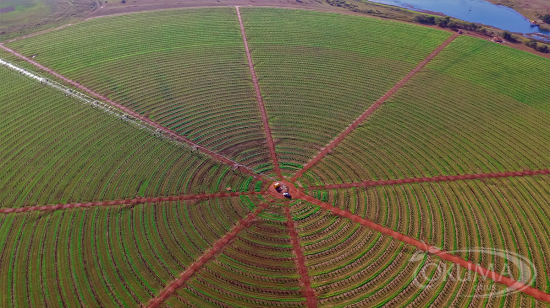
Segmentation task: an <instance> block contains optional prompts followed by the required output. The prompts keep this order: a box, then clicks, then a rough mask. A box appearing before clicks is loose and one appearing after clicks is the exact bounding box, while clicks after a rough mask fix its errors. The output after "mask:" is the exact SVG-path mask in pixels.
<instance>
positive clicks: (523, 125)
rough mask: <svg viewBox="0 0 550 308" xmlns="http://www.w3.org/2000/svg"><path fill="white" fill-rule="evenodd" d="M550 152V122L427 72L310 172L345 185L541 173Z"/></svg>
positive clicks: (480, 89) (481, 89)
mask: <svg viewBox="0 0 550 308" xmlns="http://www.w3.org/2000/svg"><path fill="white" fill-rule="evenodd" d="M453 44H454V43H451V45H450V46H449V47H448V48H451V47H452V46H453ZM444 51H445V50H444ZM438 57H439V56H438ZM438 57H436V59H438ZM434 61H435V60H434ZM549 144H550V115H549V114H547V113H544V112H541V111H540V110H537V109H535V108H532V107H530V106H526V105H525V104H523V103H521V102H519V101H517V100H515V99H513V98H511V97H509V96H507V95H505V94H501V93H498V92H495V91H494V90H492V89H490V88H488V87H485V86H483V85H479V84H473V83H472V82H470V81H468V80H465V79H461V78H456V77H453V76H451V75H448V74H446V73H441V72H438V71H434V70H431V69H425V70H424V71H423V72H420V73H419V74H417V75H416V77H414V78H413V79H412V80H411V81H410V82H409V83H408V84H407V85H406V86H405V87H404V88H402V89H401V90H400V91H398V92H397V93H396V94H395V95H394V96H393V97H392V98H391V99H390V100H389V101H388V102H387V103H386V104H385V105H384V106H382V108H380V109H379V110H378V111H377V112H376V113H375V114H373V115H372V116H371V118H369V119H368V120H367V121H366V122H365V123H364V124H363V125H362V126H360V127H358V128H357V129H356V130H355V131H354V132H352V133H351V134H350V135H349V136H348V137H347V138H346V139H345V140H344V141H342V143H340V144H339V145H338V146H337V147H336V148H335V149H334V150H333V152H332V153H331V154H330V155H328V156H327V157H326V158H325V160H324V161H321V162H320V163H318V164H317V165H315V166H313V167H312V168H311V169H310V171H309V172H310V173H312V174H314V175H311V179H313V180H314V181H316V182H317V181H318V182H321V183H343V182H350V181H351V182H357V181H364V180H386V179H402V178H415V177H425V176H429V177H433V176H439V175H461V174H476V173H490V172H506V171H522V170H540V169H548V168H549V167H550V155H549V153H550V147H549Z"/></svg>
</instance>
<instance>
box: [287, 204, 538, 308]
mask: <svg viewBox="0 0 550 308" xmlns="http://www.w3.org/2000/svg"><path fill="white" fill-rule="evenodd" d="M311 207H312V206H311V205H309V204H307V203H303V204H298V205H296V206H294V207H293V208H292V210H293V211H294V212H295V213H298V212H303V211H304V209H305V208H311ZM299 217H300V219H298V220H297V221H298V226H299V228H298V231H299V233H300V235H301V236H302V237H301V239H300V241H301V243H302V245H303V248H304V253H305V254H306V256H307V259H308V260H307V262H306V265H307V266H308V268H309V274H310V276H311V279H312V286H313V287H314V290H315V292H316V294H317V296H318V300H319V304H320V306H321V307H365V306H368V307H379V306H384V305H385V306H390V307H406V306H422V307H424V306H429V305H435V306H437V307H441V306H460V307H464V306H468V307H487V306H491V307H493V306H494V307H496V306H500V305H503V304H507V305H510V306H518V305H522V304H523V305H526V304H529V305H530V304H534V303H535V301H534V300H533V299H532V298H530V297H528V296H525V295H522V294H509V295H506V296H500V295H499V294H496V292H497V291H502V290H504V288H503V287H502V286H500V285H498V284H495V283H494V282H492V281H491V280H487V279H484V278H482V277H477V276H475V275H471V273H470V274H469V272H468V271H466V270H464V269H462V268H458V267H456V266H454V265H453V264H451V263H446V262H443V261H441V260H439V259H438V258H437V257H435V256H431V255H425V254H419V253H418V252H417V251H415V248H414V247H412V246H408V245H407V244H403V243H401V242H400V241H398V240H394V239H392V238H390V237H387V236H384V235H381V234H380V233H378V232H376V231H372V230H370V229H368V228H365V227H362V226H360V225H358V224H356V223H354V222H352V221H350V220H349V219H345V218H341V217H336V216H333V215H331V214H330V213H328V212H326V211H317V212H314V213H312V214H311V215H307V216H304V215H299ZM441 271H443V272H445V275H444V276H440V275H441ZM419 286H421V287H419ZM489 291H492V293H491V294H492V295H490V296H489V297H482V296H481V295H484V294H487V293H490V292H489Z"/></svg>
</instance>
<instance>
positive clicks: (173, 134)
mask: <svg viewBox="0 0 550 308" xmlns="http://www.w3.org/2000/svg"><path fill="white" fill-rule="evenodd" d="M0 48H2V49H4V50H5V51H7V52H9V53H11V54H13V55H15V56H16V57H18V58H20V59H22V60H25V61H26V62H28V63H30V64H32V65H34V66H36V67H38V68H39V69H41V70H43V71H46V72H48V73H50V74H52V75H54V76H55V77H57V78H59V79H61V80H63V81H65V82H67V83H69V84H71V85H73V86H75V87H77V88H78V89H80V90H82V91H84V92H86V93H88V94H90V95H92V96H94V97H97V98H99V99H101V100H102V101H105V102H107V103H109V104H110V105H111V106H113V107H115V108H118V109H120V110H122V111H124V112H125V113H127V114H129V115H131V116H132V117H134V118H136V119H139V120H140V121H142V122H145V123H147V124H149V125H151V126H153V127H155V128H157V129H159V130H161V131H163V132H165V133H166V134H168V135H170V136H171V137H172V138H174V139H176V140H178V141H180V142H183V143H186V144H188V145H190V146H192V147H194V148H197V149H198V150H199V151H201V152H202V153H204V154H206V155H208V156H210V157H212V158H214V159H217V160H218V161H220V162H223V163H225V164H228V165H230V166H236V165H238V166H242V165H240V164H238V163H237V162H235V161H232V160H230V159H228V158H226V157H224V156H222V155H220V154H218V153H216V152H213V151H210V150H209V149H207V148H204V147H202V146H200V145H198V144H196V143H194V142H193V141H191V140H189V139H187V138H185V137H183V136H181V135H180V134H178V133H176V132H175V131H173V130H171V129H169V128H166V127H164V126H162V125H160V124H158V123H156V122H155V121H153V120H151V119H149V118H147V117H144V116H142V115H141V114H139V113H137V112H135V111H133V110H131V109H128V108H126V107H124V106H122V105H121V104H118V103H116V102H114V101H112V100H110V99H108V98H107V97H106V96H103V95H101V94H99V93H96V92H94V91H92V90H91V89H89V88H87V87H85V86H83V85H81V84H79V83H77V82H76V81H73V80H71V79H69V78H67V77H65V76H63V75H61V74H58V73H56V72H55V71H53V70H51V69H49V68H47V67H45V66H43V65H42V64H40V63H38V62H36V61H33V60H31V59H29V58H27V57H25V56H23V55H21V54H19V53H17V52H16V51H15V50H13V49H10V48H8V47H6V46H4V45H3V44H0ZM243 167H244V166H243ZM239 170H241V171H244V172H246V173H248V174H250V175H252V176H254V177H255V178H257V179H261V176H260V175H258V174H256V173H255V172H254V171H252V170H251V169H249V168H246V167H244V168H239Z"/></svg>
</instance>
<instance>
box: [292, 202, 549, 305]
mask: <svg viewBox="0 0 550 308" xmlns="http://www.w3.org/2000/svg"><path fill="white" fill-rule="evenodd" d="M300 198H301V199H303V200H305V201H308V202H311V203H313V204H315V205H317V206H319V207H321V208H322V209H324V210H327V211H330V212H331V213H332V214H334V215H337V216H341V217H345V218H349V219H351V220H352V221H354V222H356V223H359V224H361V225H363V226H365V227H367V228H370V229H372V230H375V231H378V232H380V233H382V234H384V235H387V236H390V237H392V238H394V239H396V240H399V241H402V242H404V243H406V244H409V245H412V246H415V247H416V248H418V249H420V250H422V251H425V252H427V253H430V254H433V255H436V256H438V257H440V258H441V259H443V260H445V261H449V262H452V263H454V264H456V265H458V266H461V267H463V268H465V269H467V270H470V271H473V272H476V273H478V274H480V275H482V276H484V277H487V278H489V279H492V280H493V281H495V282H497V283H501V284H504V285H506V286H508V287H509V288H512V289H514V290H517V291H519V292H522V293H525V294H527V295H529V296H533V297H534V298H536V299H538V300H541V301H545V302H550V294H548V293H545V292H543V291H541V290H539V289H536V288H533V287H531V286H528V285H525V284H523V283H521V282H519V281H516V280H514V279H511V278H509V277H506V276H502V275H500V274H498V273H495V272H493V271H491V270H489V269H486V268H483V267H481V266H479V265H476V264H474V263H472V262H469V261H466V260H464V259H462V258H460V257H458V256H455V255H452V254H450V253H448V252H445V251H443V250H441V249H439V248H437V247H435V246H430V245H428V244H426V243H424V242H421V241H419V240H417V239H415V238H412V237H409V236H407V235H404V234H401V233H399V232H396V231H394V230H392V229H389V228H386V227H384V226H382V225H379V224H377V223H375V222H373V221H370V220H368V219H365V218H362V217H360V216H357V215H354V214H352V213H351V212H349V211H345V210H342V209H339V208H337V207H334V206H332V205H330V204H329V203H325V202H323V201H321V200H318V199H315V198H313V197H312V196H308V195H302V196H300Z"/></svg>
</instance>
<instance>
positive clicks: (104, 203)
mask: <svg viewBox="0 0 550 308" xmlns="http://www.w3.org/2000/svg"><path fill="white" fill-rule="evenodd" d="M265 194H267V192H255V191H251V192H232V193H218V194H209V195H205V194H200V195H183V196H173V197H151V198H135V199H125V200H113V201H100V202H86V203H67V204H62V203H60V204H56V205H39V206H28V207H20V208H8V209H0V213H4V214H9V213H22V212H32V211H55V210H64V209H73V208H78V207H94V206H112V205H122V204H125V205H135V204H140V203H148V202H169V201H184V200H200V199H210V198H225V197H236V196H251V195H265Z"/></svg>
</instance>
